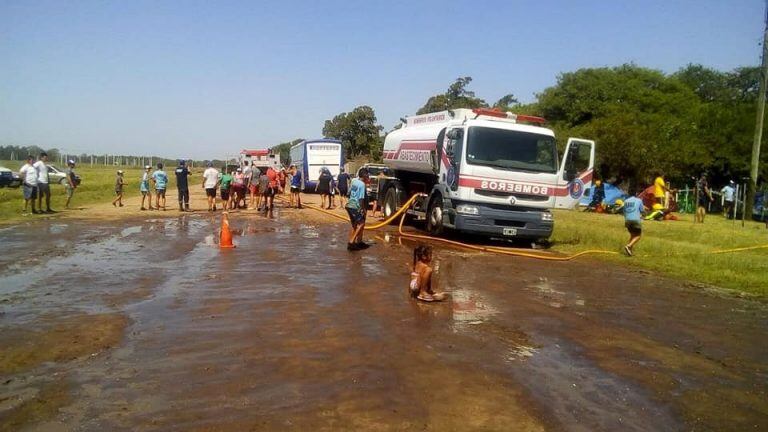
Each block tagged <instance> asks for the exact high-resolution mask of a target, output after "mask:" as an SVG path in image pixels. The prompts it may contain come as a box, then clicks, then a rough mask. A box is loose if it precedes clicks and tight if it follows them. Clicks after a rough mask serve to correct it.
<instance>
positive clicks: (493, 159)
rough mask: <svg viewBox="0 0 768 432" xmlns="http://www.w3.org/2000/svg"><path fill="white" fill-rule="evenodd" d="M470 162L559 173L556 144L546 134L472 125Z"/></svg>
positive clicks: (470, 132)
mask: <svg viewBox="0 0 768 432" xmlns="http://www.w3.org/2000/svg"><path fill="white" fill-rule="evenodd" d="M467 163H469V164H472V165H486V166H492V167H496V168H503V169H509V170H520V171H530V172H541V173H556V172H557V145H556V144H555V139H554V138H553V137H551V136H547V135H542V134H537V133H531V132H521V131H513V130H506V129H495V128H489V127H480V126H473V127H470V128H469V134H468V136H467Z"/></svg>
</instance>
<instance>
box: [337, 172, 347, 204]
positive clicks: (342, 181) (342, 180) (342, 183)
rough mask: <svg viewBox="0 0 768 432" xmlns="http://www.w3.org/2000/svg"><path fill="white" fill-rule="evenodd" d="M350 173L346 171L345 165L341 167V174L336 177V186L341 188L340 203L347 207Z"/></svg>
mask: <svg viewBox="0 0 768 432" xmlns="http://www.w3.org/2000/svg"><path fill="white" fill-rule="evenodd" d="M349 180H350V177H349V174H347V173H346V172H345V171H344V167H341V168H340V169H339V176H338V178H337V179H336V187H337V189H338V190H339V205H340V206H342V207H346V206H347V203H346V202H345V201H346V198H347V196H349Z"/></svg>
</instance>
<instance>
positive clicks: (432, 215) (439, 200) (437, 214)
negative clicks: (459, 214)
mask: <svg viewBox="0 0 768 432" xmlns="http://www.w3.org/2000/svg"><path fill="white" fill-rule="evenodd" d="M427 231H428V232H429V233H430V234H432V235H440V234H442V233H443V231H444V227H443V197H441V196H440V195H435V196H434V197H433V198H432V201H430V202H429V210H428V211H427Z"/></svg>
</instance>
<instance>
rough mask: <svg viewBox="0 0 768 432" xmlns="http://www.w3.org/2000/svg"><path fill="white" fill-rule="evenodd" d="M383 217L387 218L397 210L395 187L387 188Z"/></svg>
mask: <svg viewBox="0 0 768 432" xmlns="http://www.w3.org/2000/svg"><path fill="white" fill-rule="evenodd" d="M382 211H383V212H384V217H385V218H387V219H389V218H390V217H392V215H393V214H395V212H396V211H397V191H395V188H394V187H392V188H389V190H388V191H387V194H386V195H385V196H384V209H383V210H382Z"/></svg>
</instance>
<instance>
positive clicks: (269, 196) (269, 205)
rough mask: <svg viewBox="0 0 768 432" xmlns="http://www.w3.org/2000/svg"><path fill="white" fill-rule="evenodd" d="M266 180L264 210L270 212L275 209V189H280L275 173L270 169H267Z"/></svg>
mask: <svg viewBox="0 0 768 432" xmlns="http://www.w3.org/2000/svg"><path fill="white" fill-rule="evenodd" d="M267 178H268V179H269V183H268V184H267V190H266V191H265V192H264V198H265V199H266V202H265V203H264V209H265V210H272V209H273V208H275V202H274V201H275V193H277V189H278V187H280V179H279V175H278V174H277V171H275V169H274V168H272V167H269V168H268V169H267Z"/></svg>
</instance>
